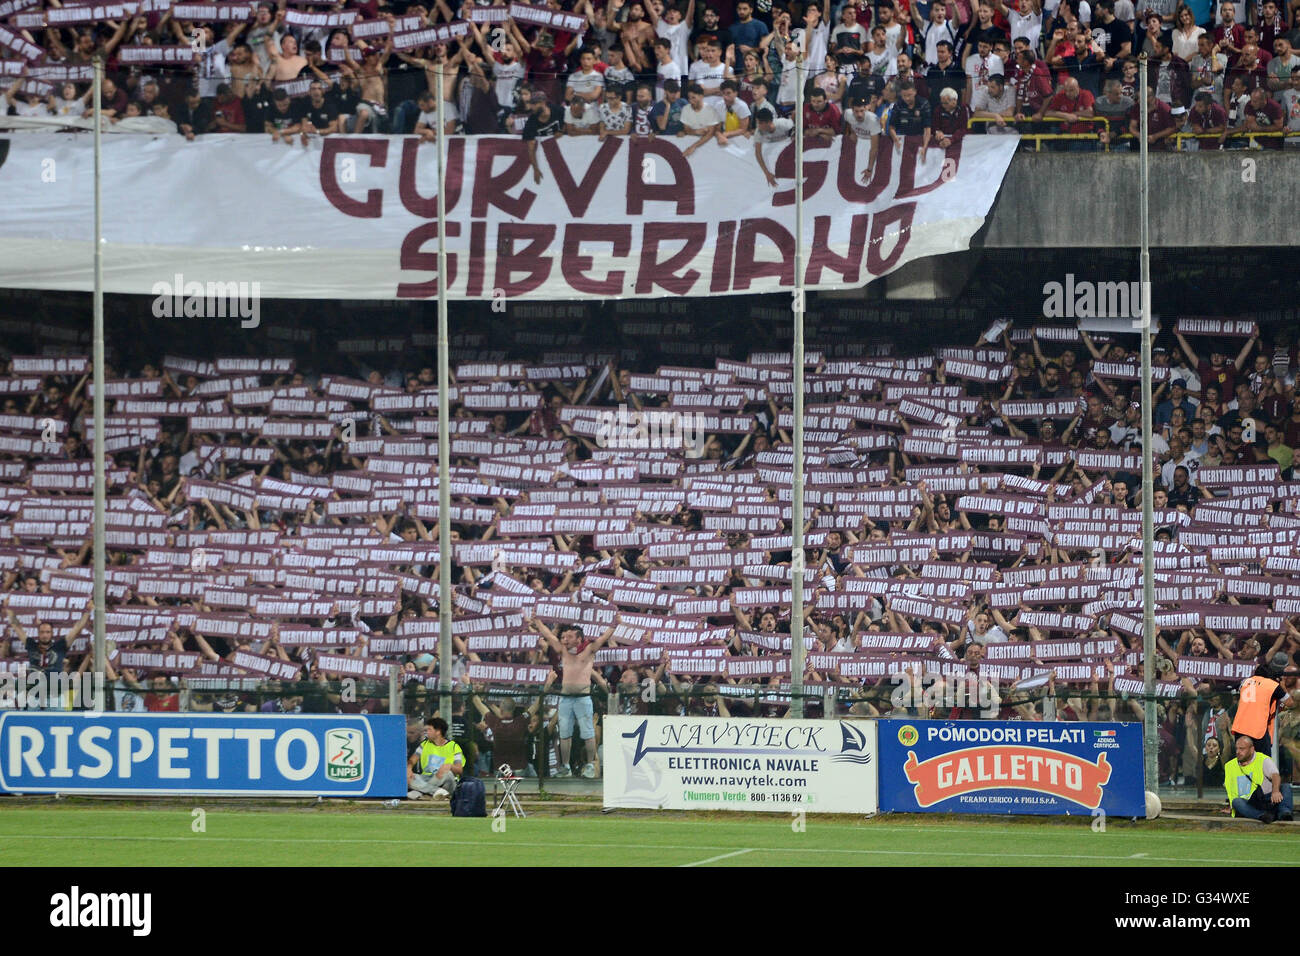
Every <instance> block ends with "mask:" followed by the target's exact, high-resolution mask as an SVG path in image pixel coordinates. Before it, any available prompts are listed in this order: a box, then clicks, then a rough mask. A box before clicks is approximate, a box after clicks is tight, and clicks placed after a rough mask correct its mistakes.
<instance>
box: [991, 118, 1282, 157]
mask: <svg viewBox="0 0 1300 956" xmlns="http://www.w3.org/2000/svg"><path fill="white" fill-rule="evenodd" d="M1048 123H1051V124H1054V125H1057V126H1059V125H1061V124H1063V123H1088V124H1091V125H1093V126H1097V127H1109V126H1110V123H1111V121H1110V120H1107V119H1106V118H1105V117H1100V116H1081V117H1079V118H1078V119H1074V120H1058V119H1041V120H1039V119H1024V120H1006V121H1004V125H1005V126H1007V127H1010V128H1012V129H1014V130H1015V131H1016V132H1018V133H1019V134H1020V139H1021V141H1022V142H1025V141H1027V142H1031V143H1033V144H1034V152H1036V153H1038V152H1042V149H1043V144H1044V143H1056V142H1061V143H1065V142H1071V141H1088V142H1094V143H1097V144H1098V146H1099V151H1101V152H1107V153H1109V152H1110V151H1111V145H1112V144H1113V143H1121V142H1129V143H1133V142H1136V141H1137V137H1136V136H1134V135H1133V134H1132V133H1116V134H1113V135H1109V136H1106V137H1104V138H1103V137H1102V136H1101V133H1103V132H1105V129H1100V128H1099V129H1098V130H1097V131H1096V132H1093V133H1060V132H1039V131H1037V130H1035V129H1033V128H1030V129H1025V128H1024V127H1027V126H1028V127H1033V126H1041V125H1044V124H1048ZM996 124H997V120H994V119H990V118H989V117H987V116H972V117H971V118H970V120H969V121H968V122H967V124H966V128H967V129H970V130H974V129H976V128H977V126H983V127H985V132H987V127H988V126H989V125H996ZM1288 137H1290V138H1296V139H1300V132H1297V131H1295V130H1284V129H1283V130H1273V131H1269V132H1261V131H1259V130H1235V131H1229V132H1228V133H1227V135H1226V136H1224V135H1223V134H1221V133H1189V132H1184V131H1181V130H1180V131H1177V132H1175V133H1173V134H1171V135H1170V136H1169V139H1171V140H1173V142H1174V152H1190V151H1189V150H1185V149H1183V143H1184V142H1185V141H1187V140H1202V139H1211V140H1216V141H1218V140H1220V139H1222V140H1223V141H1224V142H1229V141H1231V142H1237V141H1242V140H1244V141H1245V142H1246V144H1247V146H1246V148H1247V149H1262V148H1263V147H1262V146H1261V145H1260V142H1259V141H1260V140H1273V139H1279V140H1285V139H1287V138H1288Z"/></svg>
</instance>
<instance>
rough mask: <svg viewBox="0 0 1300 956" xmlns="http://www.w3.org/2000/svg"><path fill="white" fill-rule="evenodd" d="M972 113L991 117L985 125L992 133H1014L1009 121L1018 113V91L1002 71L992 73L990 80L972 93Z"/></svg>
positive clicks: (977, 115)
mask: <svg viewBox="0 0 1300 956" xmlns="http://www.w3.org/2000/svg"><path fill="white" fill-rule="evenodd" d="M970 106H971V111H972V113H973V114H974V115H975V116H976V117H979V118H982V119H991V120H993V122H992V123H989V124H987V125H986V126H985V129H986V130H987V131H988V132H990V133H1014V132H1015V128H1014V127H1011V126H1008V125H1007V121H1008V120H1011V119H1014V118H1015V115H1016V91H1015V89H1013V88H1012V86H1011V84H1010V83H1008V82H1007V81H1006V77H1004V76H1003V75H1002V74H1001V73H990V74H989V77H988V81H987V82H986V83H985V85H984V86H981V87H980V88H979V89H978V90H976V91H975V92H974V93H973V94H972V95H971V100H970Z"/></svg>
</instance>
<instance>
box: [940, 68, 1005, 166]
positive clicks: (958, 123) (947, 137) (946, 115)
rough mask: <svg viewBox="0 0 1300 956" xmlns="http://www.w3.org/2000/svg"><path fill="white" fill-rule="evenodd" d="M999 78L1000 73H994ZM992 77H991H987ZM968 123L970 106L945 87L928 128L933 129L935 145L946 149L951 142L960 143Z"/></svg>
mask: <svg viewBox="0 0 1300 956" xmlns="http://www.w3.org/2000/svg"><path fill="white" fill-rule="evenodd" d="M994 75H995V76H998V78H999V79H1001V75H1000V74H994ZM989 79H992V77H989ZM969 123H970V107H968V106H963V105H962V102H961V100H960V99H959V98H958V97H957V93H956V91H954V90H951V89H946V90H944V91H943V92H942V93H941V94H939V108H938V109H937V110H935V111H934V115H933V117H932V118H931V120H930V129H932V130H934V139H933V142H934V144H935V145H936V146H939V147H941V148H943V149H947V148H948V147H949V146H951V145H952V144H953V143H960V142H961V139H962V137H963V136H965V135H966V127H967V125H968V124H969Z"/></svg>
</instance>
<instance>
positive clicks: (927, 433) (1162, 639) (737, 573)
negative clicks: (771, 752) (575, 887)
mask: <svg viewBox="0 0 1300 956" xmlns="http://www.w3.org/2000/svg"><path fill="white" fill-rule="evenodd" d="M516 308H523V309H526V308H529V307H528V306H517V307H516ZM828 328H831V329H832V331H833V330H834V328H835V327H833V326H831V327H828ZM849 329H850V326H849V325H848V324H847V323H846V324H844V325H843V326H842V327H841V329H840V332H841V334H839V335H838V336H832V337H831V338H828V339H823V340H822V341H825V342H833V343H834V344H827V345H826V346H825V347H824V348H819V349H818V348H815V349H810V350H809V352H808V354H807V363H808V369H807V388H808V399H807V402H808V404H807V406H806V410H805V412H806V419H805V440H806V447H807V457H806V466H807V485H806V493H805V500H806V508H807V510H806V513H805V514H806V527H805V531H806V535H807V538H806V541H807V551H806V567H807V571H808V577H807V579H806V582H805V594H804V600H805V643H806V647H807V651H808V656H807V670H806V673H805V678H806V682H807V687H808V689H809V693H810V694H811V695H812V696H811V697H809V698H808V699H807V700H806V701H805V703H806V711H807V712H808V714H809V715H810V716H816V715H822V714H825V715H830V714H832V713H834V714H836V715H845V714H852V715H856V716H877V715H880V716H890V715H893V716H899V715H913V716H915V715H927V714H935V715H945V716H946V715H949V714H951V715H954V716H968V717H979V716H986V717H992V716H1002V717H1004V718H1021V719H1044V718H1056V719H1067V720H1078V719H1094V720H1096V719H1101V720H1105V719H1116V720H1135V719H1136V720H1140V719H1142V706H1141V693H1142V689H1143V684H1142V679H1141V678H1142V654H1141V647H1142V641H1141V633H1142V612H1141V606H1142V605H1141V599H1142V582H1141V564H1140V554H1141V538H1140V523H1141V481H1140V472H1141V454H1140V452H1141V447H1140V434H1141V432H1140V411H1139V407H1138V405H1137V404H1136V401H1135V396H1136V395H1137V394H1138V387H1137V379H1138V371H1137V366H1136V364H1135V356H1134V355H1133V353H1132V352H1131V351H1130V348H1129V347H1128V346H1131V344H1132V342H1131V341H1128V342H1127V343H1126V341H1125V339H1126V337H1125V335H1123V334H1115V335H1111V336H1106V335H1102V334H1099V333H1096V332H1092V333H1090V332H1089V331H1086V330H1084V329H1081V328H1078V327H1076V326H1073V325H1040V326H1036V327H1033V328H1030V327H1015V326H1013V325H1012V324H1011V323H1008V322H1005V321H1000V322H998V323H995V324H994V325H993V326H992V327H991V328H990V329H988V330H987V332H986V333H985V335H984V336H983V337H982V338H981V339H980V341H979V342H976V343H972V344H971V345H969V346H965V347H960V346H952V347H939V348H933V349H931V350H928V351H925V352H921V353H917V354H906V355H905V354H895V351H896V350H895V349H894V347H893V346H892V345H891V343H889V342H888V341H887V340H885V339H884V338H883V337H881V338H877V337H874V336H873V337H871V338H872V341H871V342H870V343H868V342H867V341H865V340H864V337H863V336H862V335H856V336H855V335H853V334H851V332H850V331H849ZM624 331H625V333H626V334H631V335H638V334H639V335H644V336H648V337H650V338H655V337H661V336H664V335H668V334H673V333H672V323H670V322H668V321H666V320H659V319H652V320H645V321H640V320H635V321H629V322H628V323H627V324H626V325H625V326H624ZM1129 338H1130V339H1131V338H1132V337H1131V336H1129ZM525 339H527V341H528V343H530V344H528V345H526V346H524V348H523V349H521V352H524V349H526V350H527V351H526V353H524V354H526V357H525V358H515V359H513V360H506V359H505V358H504V353H503V352H501V351H500V350H499V349H497V348H494V346H493V343H491V342H489V341H487V340H486V339H485V338H484V337H482V336H480V337H478V338H477V339H474V338H473V337H471V338H470V339H468V340H466V341H467V342H469V343H470V344H468V345H466V344H462V345H461V346H460V347H459V348H458V354H457V361H456V362H455V364H454V366H453V373H454V391H453V394H451V395H450V396H449V401H450V407H451V410H452V421H451V440H452V446H451V451H452V458H453V460H452V462H451V487H450V493H451V501H452V511H451V513H450V514H449V515H448V516H445V517H446V520H449V521H450V522H451V526H452V527H451V536H452V539H453V542H454V545H453V547H454V550H455V554H454V558H453V562H454V582H455V593H454V608H453V619H454V623H453V629H454V644H455V650H456V654H455V661H454V666H453V671H452V677H453V679H454V681H455V684H456V688H457V692H458V694H457V699H456V705H455V711H454V712H453V714H452V715H450V719H449V721H448V723H449V726H450V732H451V737H452V739H454V740H456V741H458V742H459V743H461V744H462V745H463V746H464V747H465V752H466V754H467V756H468V758H469V762H470V764H471V765H472V766H475V767H476V768H477V769H479V770H486V769H487V768H488V767H489V766H495V765H497V764H499V763H500V760H499V759H496V758H489V757H488V756H487V754H488V752H489V751H491V750H493V749H494V746H493V743H492V741H493V739H496V740H500V741H503V743H502V744H500V745H498V746H499V747H500V748H501V749H504V750H508V752H509V761H510V762H511V763H512V765H516V764H515V761H518V765H517V766H518V769H519V770H520V771H523V770H524V769H525V767H524V764H526V763H528V754H529V753H530V752H532V751H535V750H536V748H537V746H538V744H537V740H538V733H539V731H540V729H541V728H542V727H543V726H545V727H547V728H548V739H550V740H551V741H553V742H554V741H556V740H557V739H558V747H552V748H551V753H550V757H549V760H550V762H551V767H552V770H553V772H555V773H557V774H559V775H564V774H566V773H568V772H569V770H570V768H572V769H573V770H576V771H577V772H584V773H587V774H588V775H590V774H592V773H595V772H596V765H597V764H598V760H597V756H598V750H597V748H598V745H599V732H600V728H599V721H598V719H597V713H596V710H597V708H593V702H592V693H593V692H594V693H595V696H596V697H597V699H598V701H599V704H600V707H599V708H598V709H599V710H601V711H608V712H619V713H628V714H635V713H689V714H693V715H713V716H727V715H737V716H743V715H755V716H780V715H782V714H784V713H786V712H787V708H788V707H789V703H790V695H789V686H788V684H789V680H790V668H791V638H790V606H791V600H792V595H791V593H790V581H791V577H792V572H791V564H792V550H791V548H792V541H791V530H790V520H791V519H790V500H791V490H792V486H791V471H790V469H791V457H792V456H791V447H790V442H791V429H792V426H793V420H792V413H791V410H790V409H791V394H792V387H791V386H792V372H791V368H790V363H791V356H790V355H789V354H788V353H784V354H782V353H779V352H753V353H751V354H749V355H748V356H747V357H746V358H745V359H744V360H733V359H721V358H720V359H716V360H715V361H714V362H713V364H712V365H711V366H706V365H703V364H696V365H693V366H692V365H686V366H682V365H665V366H660V367H653V366H649V367H639V368H631V367H628V365H627V364H626V363H625V362H624V361H623V357H622V355H621V353H620V350H617V349H611V350H600V349H598V350H596V351H594V352H592V351H588V350H584V349H583V348H582V346H581V345H579V344H578V343H576V342H575V341H574V340H573V339H572V338H571V337H566V336H565V335H563V334H562V333H550V332H542V331H538V332H530V333H529V334H528V335H527V336H525ZM1159 342H1160V344H1159V346H1158V347H1157V348H1156V350H1155V364H1156V369H1155V381H1156V386H1155V387H1156V392H1155V396H1154V401H1155V407H1154V409H1153V415H1154V421H1155V423H1156V428H1157V431H1156V434H1155V435H1154V436H1153V443H1152V445H1153V447H1152V448H1151V452H1152V454H1153V455H1154V456H1155V477H1156V484H1155V489H1154V493H1153V500H1152V503H1153V506H1154V509H1155V515H1156V521H1157V528H1158V532H1157V535H1156V544H1155V548H1156V554H1155V562H1156V568H1157V575H1158V577H1157V581H1156V596H1157V601H1158V605H1159V610H1158V614H1157V626H1158V627H1159V635H1158V640H1157V645H1158V647H1159V657H1158V659H1157V662H1156V667H1157V671H1158V674H1159V677H1160V680H1159V683H1158V691H1159V695H1160V697H1161V703H1160V708H1159V721H1160V727H1159V733H1160V736H1161V740H1162V749H1161V761H1162V776H1163V777H1164V778H1165V779H1170V780H1177V779H1193V778H1195V776H1196V774H1197V773H1198V769H1197V764H1198V762H1201V761H1202V760H1205V761H1210V760H1211V757H1212V756H1215V755H1211V754H1210V752H1209V750H1208V749H1205V748H1203V747H1202V744H1203V743H1204V742H1206V741H1213V746H1214V747H1215V748H1217V756H1216V759H1217V758H1218V757H1225V756H1231V752H1232V746H1233V742H1232V740H1231V738H1230V737H1229V736H1228V734H1229V730H1228V727H1229V720H1228V714H1229V712H1230V711H1231V710H1233V709H1235V701H1234V696H1233V695H1234V691H1235V689H1236V688H1237V687H1238V685H1239V684H1240V683H1241V681H1242V680H1243V679H1246V678H1248V677H1250V676H1251V675H1252V674H1254V673H1255V671H1256V669H1257V668H1258V667H1260V666H1265V667H1269V668H1272V669H1273V670H1274V671H1275V672H1276V673H1277V674H1278V676H1279V677H1280V678H1281V681H1282V683H1283V685H1284V687H1286V688H1288V689H1289V688H1291V687H1293V686H1294V685H1295V681H1296V675H1297V673H1300V672H1298V671H1297V667H1296V665H1295V661H1296V656H1295V655H1296V651H1297V648H1300V629H1298V628H1297V626H1296V625H1297V622H1298V621H1300V557H1296V553H1297V552H1296V538H1297V535H1298V534H1300V517H1298V516H1297V515H1296V503H1297V501H1300V484H1297V483H1296V482H1294V481H1292V478H1293V471H1294V467H1295V462H1294V458H1295V454H1296V449H1297V448H1298V447H1300V405H1297V403H1296V401H1295V380H1296V375H1297V372H1300V355H1298V354H1297V349H1296V339H1295V336H1294V333H1293V331H1292V330H1291V329H1290V328H1287V327H1279V328H1274V329H1271V330H1267V331H1266V333H1261V331H1260V329H1259V328H1258V326H1257V325H1256V323H1254V322H1253V321H1250V320H1226V319H1196V318H1184V319H1181V320H1176V322H1175V323H1171V326H1170V328H1169V329H1168V330H1166V331H1165V332H1162V333H1161V338H1160V339H1159ZM132 348H133V349H136V350H138V349H140V348H141V343H132ZM337 348H338V352H337V355H336V361H335V363H334V364H332V365H330V366H329V367H303V366H299V365H298V364H297V363H296V362H295V360H294V359H292V358H242V357H228V358H215V359H188V358H182V357H178V356H174V355H167V354H159V355H156V356H153V357H152V359H149V360H144V359H142V360H139V361H134V360H133V361H132V364H131V365H130V366H129V367H125V366H114V367H111V368H110V369H109V370H108V373H107V380H108V384H107V388H106V396H105V398H106V401H107V403H108V418H107V420H106V423H105V428H106V439H105V440H106V442H107V446H108V451H109V453H110V455H111V459H110V461H109V469H108V481H109V492H110V497H109V510H108V515H107V535H108V537H107V540H108V545H109V552H108V559H109V568H108V576H107V584H108V603H109V613H108V617H107V621H106V627H107V633H108V638H109V641H110V647H111V650H110V652H109V660H108V662H107V671H108V676H109V677H110V679H111V680H113V681H114V682H115V685H114V686H115V693H114V701H113V706H115V707H117V708H119V709H140V710H144V709H148V710H175V709H177V708H178V707H180V706H182V704H181V699H182V696H184V698H185V699H186V700H187V702H188V703H187V706H189V707H190V708H191V709H199V710H203V709H208V710H224V711H244V710H257V709H261V710H265V711H277V710H287V711H295V710H309V711H325V710H330V711H332V710H336V709H338V710H343V711H345V712H357V711H376V710H381V709H385V708H386V707H387V701H386V700H385V699H384V698H385V697H386V696H387V690H386V687H384V688H381V689H380V690H374V687H375V684H373V683H365V682H366V681H386V680H387V678H388V676H389V671H390V668H391V666H392V665H394V664H397V665H399V666H401V667H402V668H403V670H404V672H405V680H406V682H407V686H408V691H409V693H410V694H412V695H414V702H412V700H411V699H410V698H408V702H407V713H408V714H412V715H415V714H428V713H430V712H431V711H432V710H433V709H434V706H435V704H436V701H435V699H434V698H435V695H436V685H437V680H438V672H437V660H436V657H435V654H436V648H437V630H438V617H437V594H438V591H437V569H438V562H439V553H438V546H437V542H438V534H439V521H440V520H441V519H442V518H443V517H444V516H442V515H441V514H440V513H439V507H438V491H437V481H436V473H437V472H436V467H437V466H436V455H435V452H436V442H435V441H434V436H435V435H436V408H437V402H436V389H435V388H434V384H435V373H434V368H433V365H432V364H431V363H427V364H426V363H422V362H421V360H420V358H419V357H417V356H420V355H422V354H423V355H426V356H427V355H428V354H429V353H428V351H427V350H428V349H429V343H428V342H427V337H425V338H424V340H422V341H419V342H417V341H416V339H415V338H414V337H412V336H410V335H407V336H405V337H401V338H399V339H395V340H394V339H385V338H369V339H366V338H355V339H349V340H343V341H339V342H338V344H337ZM0 395H2V400H3V406H4V407H3V411H2V412H0V430H2V431H3V434H2V435H0V512H2V513H3V517H2V518H0V529H3V530H0V574H2V575H3V580H2V581H0V591H3V594H4V600H3V606H4V614H3V616H4V618H5V622H4V631H3V632H2V633H0V669H3V670H5V671H10V672H22V671H24V670H26V669H28V668H33V669H36V668H39V669H41V670H44V671H47V672H61V671H65V670H66V671H78V670H80V671H84V670H86V669H87V668H89V667H91V665H92V664H93V660H92V657H93V655H92V654H91V646H90V642H89V636H88V635H89V632H90V628H89V627H88V619H89V615H88V608H89V606H90V600H91V595H90V592H91V567H90V565H91V553H90V552H91V544H90V541H91V537H90V520H91V498H90V494H91V487H92V486H91V480H92V463H91V461H90V459H89V450H88V442H89V440H90V439H91V437H92V430H93V424H94V423H93V422H92V421H91V419H90V408H91V402H90V398H89V388H88V368H87V362H86V360H85V359H84V357H76V356H73V357H69V356H68V355H67V350H66V349H63V348H56V349H54V350H53V351H51V352H50V353H48V354H45V355H27V356H23V355H14V356H10V357H7V358H6V359H5V360H4V377H0ZM347 678H352V679H354V680H359V681H362V682H363V683H362V684H361V686H362V688H363V689H362V692H361V693H360V694H358V693H356V692H355V688H354V692H353V693H352V694H351V695H349V694H348V693H347V692H346V690H340V685H339V681H340V680H341V679H347ZM444 716H446V715H444ZM1286 728H1292V729H1291V730H1288V729H1286ZM1293 729H1294V723H1293V722H1292V721H1290V716H1289V712H1288V713H1287V714H1286V715H1284V730H1283V731H1282V737H1283V739H1284V740H1288V741H1289V740H1291V738H1292V737H1293V736H1294V734H1293ZM423 731H424V727H423V726H422V725H421V724H420V723H419V721H418V720H417V721H416V722H414V723H413V724H412V730H411V733H412V744H413V746H414V745H415V744H416V743H418V737H419V735H420V734H421V733H423ZM575 735H576V737H577V738H578V740H579V742H578V744H577V745H572V746H571V741H572V738H573V737H575ZM530 748H532V751H530ZM535 756H536V754H535V752H534V758H535ZM489 759H493V760H495V762H494V763H489V762H488V761H489ZM1207 766H1208V767H1209V769H1210V771H1211V772H1212V771H1213V769H1214V766H1213V765H1212V762H1211V763H1210V764H1207ZM1284 772H1286V773H1287V774H1288V779H1289V773H1290V763H1289V762H1287V763H1286V766H1284Z"/></svg>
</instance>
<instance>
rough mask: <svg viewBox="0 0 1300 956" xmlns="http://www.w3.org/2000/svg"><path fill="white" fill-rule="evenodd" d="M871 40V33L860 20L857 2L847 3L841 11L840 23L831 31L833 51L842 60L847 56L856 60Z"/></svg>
mask: <svg viewBox="0 0 1300 956" xmlns="http://www.w3.org/2000/svg"><path fill="white" fill-rule="evenodd" d="M870 42H871V34H870V33H868V32H867V28H866V27H864V26H863V25H862V24H861V23H859V22H858V6H857V4H856V3H846V4H845V5H844V9H843V10H842V11H841V12H840V22H839V24H838V25H837V26H836V27H835V29H834V30H833V31H832V32H831V52H832V53H834V54H835V55H836V56H838V57H840V59H841V60H844V59H845V58H846V57H852V58H853V59H855V60H856V59H857V57H859V56H861V55H862V51H863V50H865V49H866V48H867V44H869V43H870Z"/></svg>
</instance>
